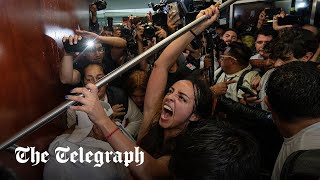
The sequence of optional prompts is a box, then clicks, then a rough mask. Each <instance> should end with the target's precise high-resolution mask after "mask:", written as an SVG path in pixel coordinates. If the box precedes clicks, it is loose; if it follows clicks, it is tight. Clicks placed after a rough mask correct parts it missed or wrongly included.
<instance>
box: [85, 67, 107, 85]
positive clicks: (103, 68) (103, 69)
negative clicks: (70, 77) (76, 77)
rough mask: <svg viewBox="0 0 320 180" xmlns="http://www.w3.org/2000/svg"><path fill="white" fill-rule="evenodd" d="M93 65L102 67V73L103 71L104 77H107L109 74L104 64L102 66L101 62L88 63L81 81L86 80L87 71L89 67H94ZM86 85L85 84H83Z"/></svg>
mask: <svg viewBox="0 0 320 180" xmlns="http://www.w3.org/2000/svg"><path fill="white" fill-rule="evenodd" d="M92 65H97V66H100V67H101V69H102V71H103V73H104V75H106V74H107V72H106V70H105V69H106V68H105V65H104V64H102V63H100V62H88V64H86V65H85V66H84V67H83V73H82V74H81V81H83V80H84V78H85V75H84V74H85V71H86V69H87V68H88V67H89V66H92ZM83 84H84V83H83Z"/></svg>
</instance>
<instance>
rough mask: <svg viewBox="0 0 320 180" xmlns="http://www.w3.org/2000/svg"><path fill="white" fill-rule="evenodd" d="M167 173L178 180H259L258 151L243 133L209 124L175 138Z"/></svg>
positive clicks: (252, 140)
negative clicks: (175, 141) (170, 173)
mask: <svg viewBox="0 0 320 180" xmlns="http://www.w3.org/2000/svg"><path fill="white" fill-rule="evenodd" d="M169 170H170V171H171V172H172V173H173V175H174V176H175V177H177V178H178V179H179V178H181V179H200V180H201V179H215V180H250V179H252V180H253V179H259V178H258V174H259V148H258V145H257V143H256V141H255V139H254V138H252V137H251V136H250V135H249V134H247V133H246V132H244V131H242V130H239V129H235V128H233V127H231V126H230V125H228V124H221V123H219V124H213V123H212V120H211V123H208V124H207V125H206V126H204V127H201V128H195V129H192V130H187V131H186V132H185V134H184V135H182V136H181V137H179V138H178V140H177V144H176V147H175V150H174V152H173V154H172V156H171V159H170V162H169Z"/></svg>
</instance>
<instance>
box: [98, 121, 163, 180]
mask: <svg viewBox="0 0 320 180" xmlns="http://www.w3.org/2000/svg"><path fill="white" fill-rule="evenodd" d="M98 127H99V128H100V129H101V130H102V133H103V134H104V136H105V137H108V139H107V141H108V142H109V144H110V145H111V146H112V148H113V149H114V150H115V151H119V152H135V147H138V146H137V145H136V144H134V143H133V142H132V141H131V140H129V139H128V138H127V137H126V136H125V135H124V134H123V133H122V132H121V131H120V130H117V131H116V132H114V133H113V134H112V135H111V136H110V133H112V132H113V131H114V130H115V129H116V128H117V126H116V125H115V124H114V123H113V122H112V121H111V120H110V118H108V117H106V119H104V120H103V121H102V123H101V124H98ZM139 151H143V150H142V149H139ZM143 152H144V162H143V163H142V164H141V165H139V163H136V162H134V161H133V162H132V163H130V164H129V169H130V171H131V174H132V175H134V177H135V178H137V179H152V177H157V176H168V175H169V173H168V167H166V166H164V164H162V163H159V162H158V160H157V159H155V158H153V157H152V156H151V155H150V154H148V153H147V152H145V151H143ZM140 160H141V159H140ZM137 165H139V166H137Z"/></svg>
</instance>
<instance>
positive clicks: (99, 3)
mask: <svg viewBox="0 0 320 180" xmlns="http://www.w3.org/2000/svg"><path fill="white" fill-rule="evenodd" d="M93 4H94V5H96V6H97V10H98V11H101V10H104V9H106V8H107V2H106V1H105V0H98V1H96V2H95V3H93Z"/></svg>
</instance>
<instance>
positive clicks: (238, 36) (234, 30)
mask: <svg viewBox="0 0 320 180" xmlns="http://www.w3.org/2000/svg"><path fill="white" fill-rule="evenodd" d="M227 31H233V32H235V33H236V34H237V39H239V38H240V34H239V32H238V31H237V30H236V29H234V28H228V29H226V30H224V33H226V32H227ZM224 33H223V34H224Z"/></svg>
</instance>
